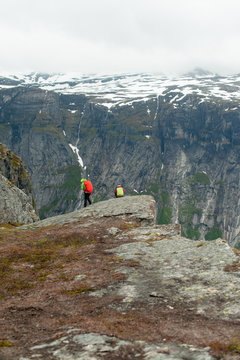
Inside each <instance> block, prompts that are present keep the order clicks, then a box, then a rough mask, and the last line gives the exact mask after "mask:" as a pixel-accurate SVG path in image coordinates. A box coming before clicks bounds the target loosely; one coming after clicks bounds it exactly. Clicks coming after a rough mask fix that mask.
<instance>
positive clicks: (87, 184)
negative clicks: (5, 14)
mask: <svg viewBox="0 0 240 360" xmlns="http://www.w3.org/2000/svg"><path fill="white" fill-rule="evenodd" d="M81 183H82V185H81V189H82V190H83V191H84V207H86V206H87V202H89V205H91V204H92V201H91V199H90V195H91V193H92V191H93V186H92V183H91V181H90V180H87V179H81Z"/></svg>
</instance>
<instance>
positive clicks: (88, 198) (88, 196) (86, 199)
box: [84, 192, 92, 207]
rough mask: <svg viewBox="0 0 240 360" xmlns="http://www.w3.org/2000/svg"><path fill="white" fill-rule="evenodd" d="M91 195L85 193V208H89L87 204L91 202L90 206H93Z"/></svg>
mask: <svg viewBox="0 0 240 360" xmlns="http://www.w3.org/2000/svg"><path fill="white" fill-rule="evenodd" d="M90 195H91V194H89V193H86V192H85V193H84V207H86V206H87V202H89V205H91V203H92V201H91V199H90Z"/></svg>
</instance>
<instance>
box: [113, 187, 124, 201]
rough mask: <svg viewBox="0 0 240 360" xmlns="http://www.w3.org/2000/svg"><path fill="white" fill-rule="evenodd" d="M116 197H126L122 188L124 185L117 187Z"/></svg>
mask: <svg viewBox="0 0 240 360" xmlns="http://www.w3.org/2000/svg"><path fill="white" fill-rule="evenodd" d="M114 194H115V197H116V198H119V197H123V196H124V195H125V190H124V188H123V187H122V185H117V186H116V188H115V191H114Z"/></svg>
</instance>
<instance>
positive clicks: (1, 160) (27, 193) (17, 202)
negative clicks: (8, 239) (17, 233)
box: [0, 144, 39, 224]
mask: <svg viewBox="0 0 240 360" xmlns="http://www.w3.org/2000/svg"><path fill="white" fill-rule="evenodd" d="M0 199H1V201H0V223H24V224H27V223H32V222H34V221H37V220H39V217H38V216H37V215H36V213H35V209H34V200H33V196H32V187H31V182H30V174H29V173H28V171H27V168H26V166H25V165H24V164H23V162H22V161H21V159H20V158H19V157H18V156H16V155H15V154H14V153H13V152H11V151H10V150H8V149H7V148H6V147H5V146H4V145H2V144H0Z"/></svg>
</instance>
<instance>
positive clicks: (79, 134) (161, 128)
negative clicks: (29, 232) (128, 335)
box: [0, 88, 240, 246]
mask: <svg viewBox="0 0 240 360" xmlns="http://www.w3.org/2000/svg"><path fill="white" fill-rule="evenodd" d="M235 105H236V104H233V103H232V102H231V103H230V102H229V101H228V100H224V101H223V100H222V101H219V102H217V101H212V100H211V99H209V100H208V101H205V102H203V101H202V100H201V99H200V98H199V97H198V96H197V95H189V96H185V99H184V102H181V101H179V103H178V107H177V108H176V107H175V106H174V105H173V104H172V101H171V98H169V97H168V95H166V96H164V95H161V96H158V97H156V98H152V99H149V100H148V101H142V102H133V103H131V104H129V105H125V106H116V107H113V108H112V109H111V110H109V109H107V108H105V107H103V106H100V105H97V104H94V102H91V101H90V100H89V99H87V98H86V97H85V96H83V95H58V94H56V93H54V92H47V91H43V90H40V89H37V88H29V89H28V88H13V89H8V90H2V91H1V92H0V106H1V112H0V130H1V131H0V140H1V141H3V142H5V143H6V144H7V145H8V146H9V147H10V148H11V149H13V150H14V151H15V152H16V153H17V154H18V155H20V156H21V157H22V159H23V160H24V162H25V163H26V164H27V166H28V168H29V169H30V172H31V175H32V179H33V188H34V194H35V197H36V202H37V204H38V209H39V211H40V214H41V216H42V217H47V216H52V215H56V214H60V213H65V212H70V211H72V210H75V209H77V208H79V207H80V206H81V204H82V201H81V196H80V192H79V188H80V186H79V182H80V178H81V176H84V177H85V176H88V175H89V177H90V178H91V180H92V181H93V184H94V193H93V198H94V200H95V201H99V200H103V199H109V198H111V197H112V196H113V190H114V187H115V186H116V185H117V184H118V183H122V185H123V186H124V187H125V188H126V191H127V194H129V195H134V194H137V193H138V194H151V195H153V196H154V197H155V199H156V201H157V206H158V216H157V220H158V223H159V224H164V223H171V222H173V223H181V225H182V233H183V235H185V236H187V237H189V238H194V239H203V238H206V239H209V240H210V239H215V238H217V237H224V238H226V239H227V240H228V242H229V243H230V244H231V245H232V246H239V242H240V235H239V234H240V210H239V204H238V203H239V200H238V199H239V197H240V193H239V189H238V184H239V163H240V162H239V160H240V159H239V145H240V140H239V139H240V136H239V135H240V121H239V117H240V114H239V110H238V108H236V107H234V106H235ZM231 109H232V110H231ZM69 144H71V145H72V146H74V147H75V149H78V151H79V156H80V158H79V157H78V156H77V153H74V152H73V151H72V148H71V147H70V146H69Z"/></svg>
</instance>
